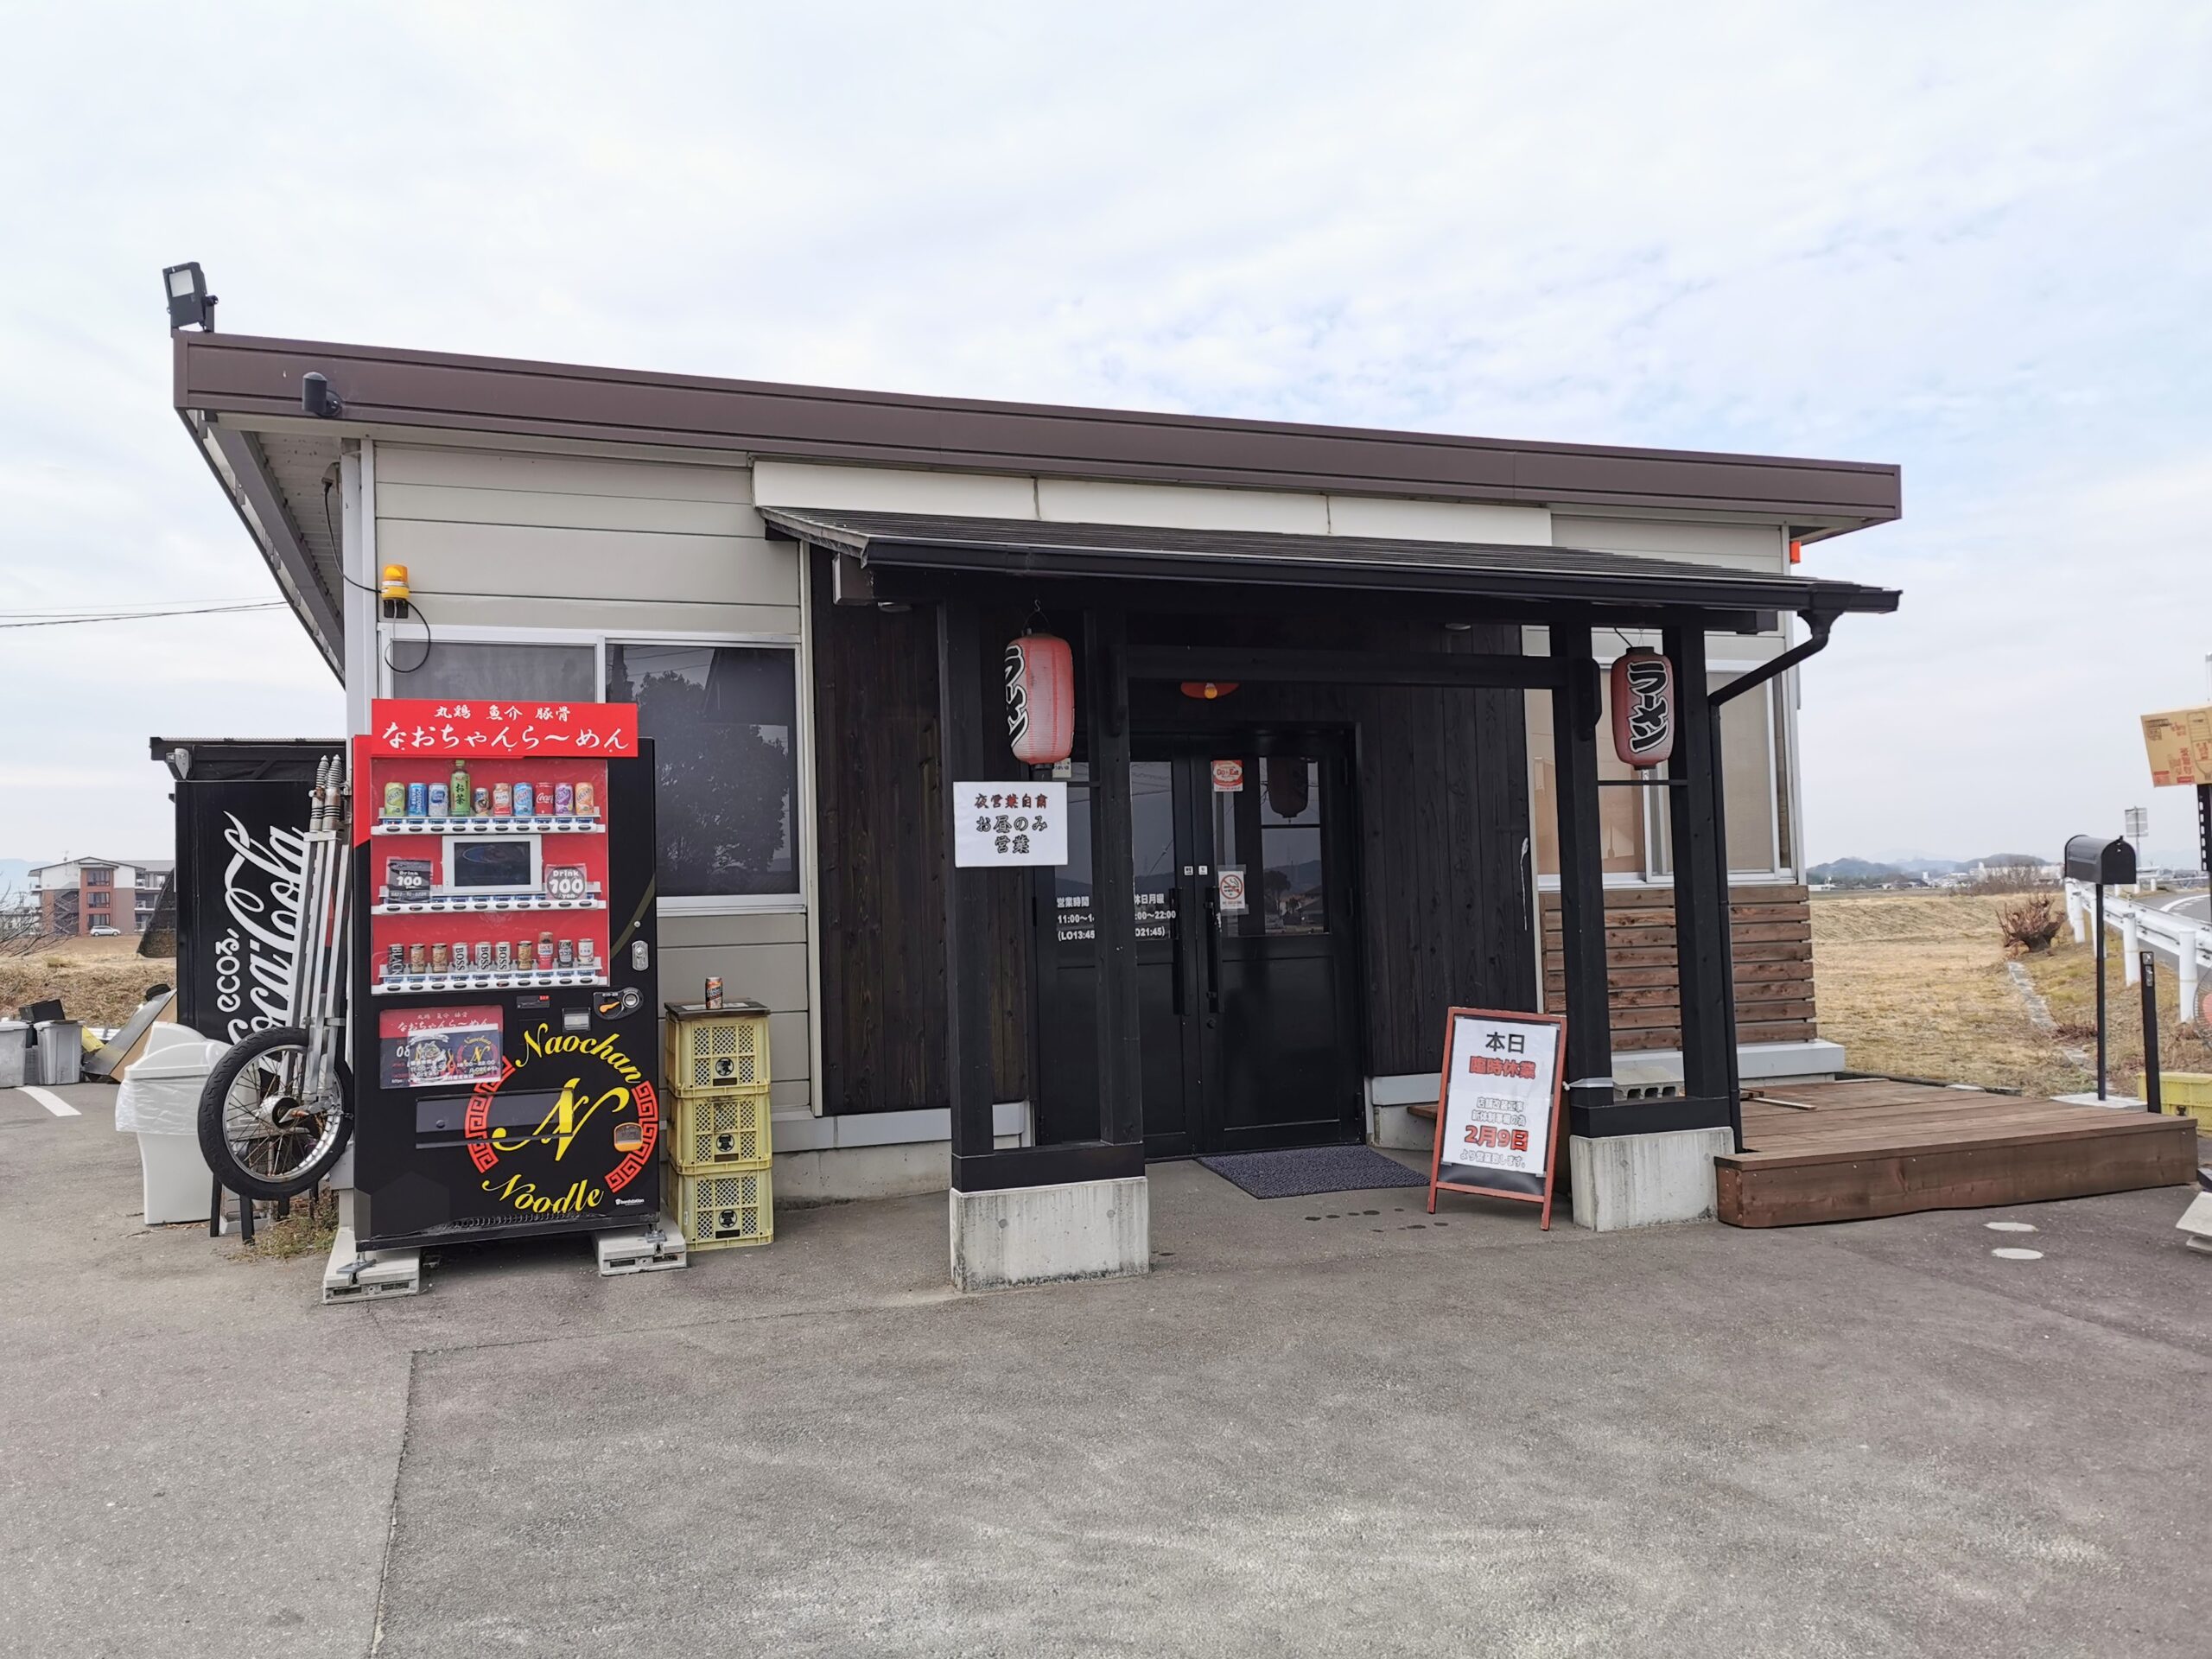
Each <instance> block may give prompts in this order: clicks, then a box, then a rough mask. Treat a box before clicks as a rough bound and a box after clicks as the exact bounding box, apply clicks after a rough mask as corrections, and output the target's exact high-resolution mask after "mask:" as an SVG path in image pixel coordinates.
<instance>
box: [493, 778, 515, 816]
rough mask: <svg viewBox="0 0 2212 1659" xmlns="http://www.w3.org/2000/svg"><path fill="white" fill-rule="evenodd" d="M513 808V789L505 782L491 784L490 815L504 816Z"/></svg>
mask: <svg viewBox="0 0 2212 1659" xmlns="http://www.w3.org/2000/svg"><path fill="white" fill-rule="evenodd" d="M513 810H515V798H514V791H512V789H509V788H508V787H507V786H506V785H505V784H494V785H492V816H493V817H495V818H504V817H507V816H508V815H509V814H510V813H512V811H513Z"/></svg>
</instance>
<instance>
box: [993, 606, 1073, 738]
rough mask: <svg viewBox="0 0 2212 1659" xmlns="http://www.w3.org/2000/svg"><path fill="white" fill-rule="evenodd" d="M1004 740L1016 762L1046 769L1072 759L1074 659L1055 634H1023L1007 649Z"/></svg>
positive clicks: (1065, 642) (1062, 641) (1065, 643)
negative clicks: (1005, 736)
mask: <svg viewBox="0 0 2212 1659" xmlns="http://www.w3.org/2000/svg"><path fill="white" fill-rule="evenodd" d="M1006 734H1007V741H1008V743H1010V744H1011V745H1012V746H1013V748H1014V759H1015V760H1020V761H1021V762H1023V763H1024V764H1025V765H1027V766H1053V765H1056V764H1058V762H1060V761H1062V760H1066V759H1067V758H1068V757H1069V756H1070V755H1071V754H1072V753H1075V658H1074V654H1073V653H1072V652H1070V651H1069V650H1068V642H1067V641H1066V640H1065V639H1060V638H1059V637H1058V636H1057V635H1055V634H1050V633H1025V634H1023V635H1022V636H1021V637H1020V639H1015V640H1014V641H1013V642H1012V643H1010V644H1009V645H1007V648H1006Z"/></svg>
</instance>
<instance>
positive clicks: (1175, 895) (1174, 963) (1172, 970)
mask: <svg viewBox="0 0 2212 1659" xmlns="http://www.w3.org/2000/svg"><path fill="white" fill-rule="evenodd" d="M1167 898H1168V900H1169V909H1168V912H1167V940H1168V948H1169V950H1170V951H1171V952H1172V953H1173V954H1172V955H1171V956H1170V957H1169V958H1168V965H1167V983H1168V986H1169V998H1168V1007H1169V1011H1170V1012H1171V1013H1173V1014H1175V1015H1176V1016H1177V1017H1178V1018H1180V1017H1181V1016H1182V1014H1183V1012H1184V1007H1183V1002H1184V998H1183V894H1182V892H1181V890H1180V889H1179V888H1176V887H1170V888H1169V889H1168V890H1167Z"/></svg>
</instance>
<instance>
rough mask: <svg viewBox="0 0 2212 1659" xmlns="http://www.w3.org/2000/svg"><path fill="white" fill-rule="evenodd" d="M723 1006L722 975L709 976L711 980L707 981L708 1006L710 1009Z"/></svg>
mask: <svg viewBox="0 0 2212 1659" xmlns="http://www.w3.org/2000/svg"><path fill="white" fill-rule="evenodd" d="M721 1005H722V981H721V975H719V974H715V975H711V976H709V978H708V980H707V1006H708V1007H710V1008H719V1007H721Z"/></svg>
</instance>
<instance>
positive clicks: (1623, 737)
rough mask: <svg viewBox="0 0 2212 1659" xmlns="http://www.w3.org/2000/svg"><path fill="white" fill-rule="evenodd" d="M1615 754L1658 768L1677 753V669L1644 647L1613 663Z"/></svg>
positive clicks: (1634, 764)
mask: <svg viewBox="0 0 2212 1659" xmlns="http://www.w3.org/2000/svg"><path fill="white" fill-rule="evenodd" d="M1612 694H1613V695H1612V706H1613V753H1616V754H1618V756H1620V758H1621V759H1622V760H1624V761H1625V762H1626V763H1627V764H1628V765H1630V766H1657V765H1659V764H1660V763H1661V762H1662V761H1663V760H1666V759H1667V757H1668V756H1669V755H1671V754H1672V753H1674V752H1675V665H1674V664H1672V663H1671V662H1669V661H1668V660H1667V658H1665V657H1663V656H1662V655H1661V654H1660V653H1659V652H1656V651H1650V650H1648V649H1646V648H1644V647H1643V646H1641V645H1639V646H1637V648H1636V649H1635V650H1633V651H1630V652H1625V653H1624V654H1623V655H1622V656H1619V657H1617V658H1614V659H1613V681H1612Z"/></svg>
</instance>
